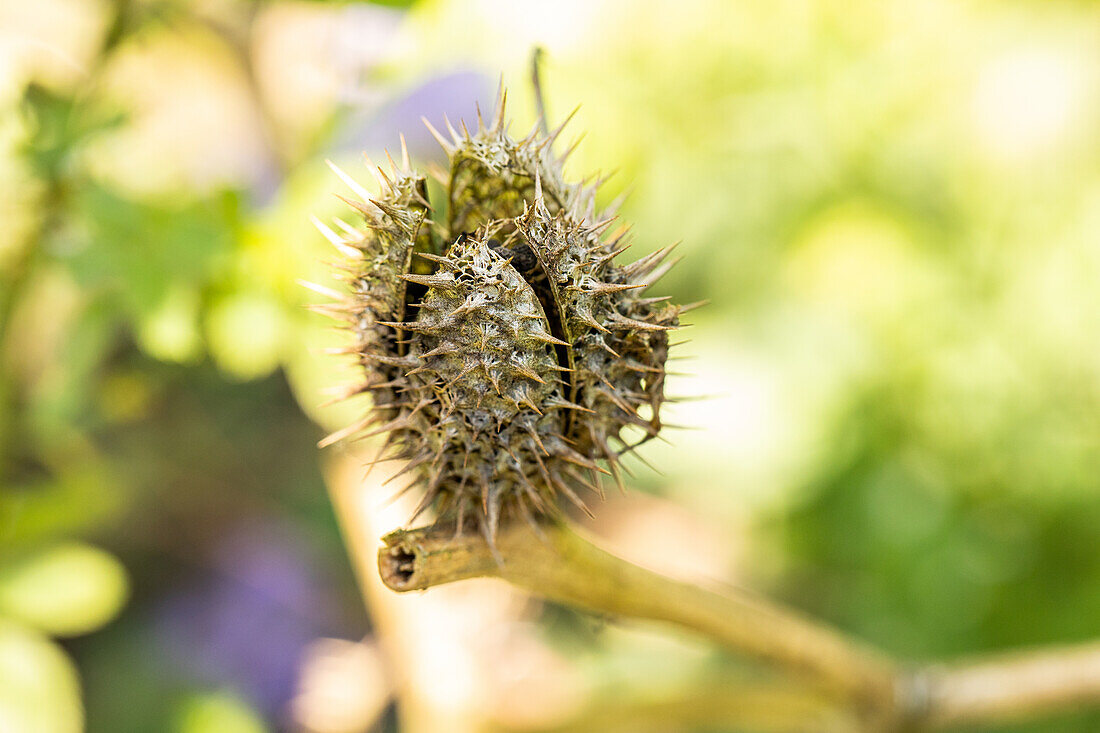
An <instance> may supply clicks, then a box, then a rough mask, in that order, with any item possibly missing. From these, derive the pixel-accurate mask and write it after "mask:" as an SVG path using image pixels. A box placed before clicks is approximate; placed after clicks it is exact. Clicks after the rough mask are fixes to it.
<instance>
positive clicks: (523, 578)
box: [378, 524, 1100, 731]
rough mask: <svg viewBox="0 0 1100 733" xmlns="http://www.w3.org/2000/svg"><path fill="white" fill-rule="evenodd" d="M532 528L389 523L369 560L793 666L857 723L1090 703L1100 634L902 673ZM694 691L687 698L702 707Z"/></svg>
mask: <svg viewBox="0 0 1100 733" xmlns="http://www.w3.org/2000/svg"><path fill="white" fill-rule="evenodd" d="M540 534H541V536H540V535H536V534H535V533H534V532H533V531H532V529H531V528H529V527H526V526H508V527H505V528H502V529H501V531H500V533H499V534H498V536H497V538H496V541H495V545H496V550H495V552H494V550H493V549H491V548H490V547H489V545H488V544H487V543H486V542H485V540H484V539H483V538H481V537H480V536H478V535H471V534H465V535H457V536H456V534H455V530H454V527H453V526H439V525H434V526H429V527H424V528H420V529H415V530H398V531H395V532H391V533H390V534H388V535H386V536H385V537H383V538H382V541H383V547H382V548H381V549H380V550H379V551H378V569H379V572H380V574H381V578H382V582H383V583H384V584H385V585H386V586H387V587H389V588H390V589H391V590H394V591H398V592H407V591H414V590H424V589H427V588H430V587H432V586H436V585H441V584H443V583H450V582H454V581H456V580H463V579H465V578H474V577H496V578H502V579H504V580H506V581H508V582H509V583H512V584H513V585H515V586H517V587H519V588H522V589H524V590H527V591H530V592H531V593H533V594H536V595H539V596H542V597H544V598H548V599H551V600H555V601H559V602H563V603H568V604H572V605H576V606H579V607H582V608H586V609H589V610H592V611H597V612H601V613H608V614H614V615H617V616H623V617H628V618H637V619H649V620H655V621H665V622H669V623H673V624H676V625H678V626H681V627H683V628H687V629H691V630H694V631H696V632H699V633H700V634H703V635H705V636H707V637H708V638H711V639H713V640H715V641H717V642H719V643H721V644H723V645H724V646H726V647H727V648H729V649H731V650H733V651H734V652H736V653H738V654H740V655H743V656H746V657H749V658H752V659H756V660H758V661H761V662H767V663H770V664H772V665H775V666H776V667H777V668H779V669H782V670H783V671H786V672H791V673H796V674H800V675H802V678H803V679H804V680H808V681H811V682H813V683H815V685H816V687H817V688H818V689H820V690H821V691H823V692H825V693H827V694H829V695H830V696H831V699H834V700H836V701H838V702H839V703H841V705H842V706H843V707H842V708H841V712H842V713H845V714H848V715H850V716H851V718H850V719H856V720H859V721H860V723H859V728H857V730H862V731H899V730H906V731H915V730H940V729H949V728H953V727H957V726H960V725H974V724H981V723H995V722H1001V721H1006V720H1016V719H1022V718H1027V717H1034V716H1036V715H1041V714H1043V713H1048V712H1053V711H1057V710H1071V709H1075V708H1081V707H1085V706H1090V705H1098V704H1100V643H1092V644H1082V645H1079V646H1070V647H1058V648H1050V649H1038V650H1034V651H1030V652H1023V653H1013V654H1006V655H1001V656H996V657H988V658H984V659H978V660H974V661H962V662H956V663H952V664H949V665H948V664H937V665H928V666H924V667H920V668H918V669H916V670H915V671H905V670H903V669H902V668H901V667H900V666H899V665H897V664H896V663H895V662H894V661H892V660H891V659H890V658H889V657H888V656H886V655H885V654H883V653H880V652H878V651H876V650H874V649H872V648H870V647H868V646H866V645H864V644H863V643H861V642H859V641H857V640H855V639H852V638H849V637H847V636H845V635H843V634H842V633H840V632H839V631H836V630H833V629H831V628H829V627H827V626H824V625H822V624H820V623H818V622H815V621H813V620H811V619H808V618H806V617H804V616H802V615H801V614H799V613H798V612H796V611H793V610H790V609H787V608H784V607H782V606H780V605H778V604H776V603H774V602H772V601H769V600H766V599H764V598H761V597H758V596H755V595H752V594H750V593H746V592H743V591H735V590H729V589H707V588H702V587H700V586H696V585H691V584H688V583H683V582H680V581H676V580H673V579H670V578H666V577H664V576H662V575H659V574H657V573H654V572H652V571H650V570H646V569H644V568H641V567H639V566H637V565H634V564H633V563H630V562H628V561H627V560H623V559H621V558H618V557H615V556H614V555H611V554H610V553H607V552H605V551H603V550H601V549H599V548H598V547H596V546H595V545H593V544H592V543H590V542H589V541H587V540H586V539H584V538H583V537H581V536H579V535H578V534H577V533H575V532H574V531H573V530H572V529H570V528H568V527H567V526H564V525H560V524H558V525H547V526H544V527H543V529H542V532H541V533H540ZM715 694H718V695H722V694H732V691H730V690H726V691H725V692H724V693H723V692H719V693H715ZM762 694H763V693H762ZM766 694H772V693H770V692H768V693H766ZM784 694H785V693H784ZM704 697H706V696H704ZM693 699H694V700H695V702H694V703H687V704H689V705H695V706H699V707H700V709H703V708H706V707H707V705H706V704H705V700H703V701H701V700H700V698H698V697H695V698H693ZM731 699H732V698H731ZM711 707H713V706H711ZM718 708H721V705H719V706H718ZM716 709H717V708H716Z"/></svg>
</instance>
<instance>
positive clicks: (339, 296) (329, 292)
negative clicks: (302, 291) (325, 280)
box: [297, 280, 347, 301]
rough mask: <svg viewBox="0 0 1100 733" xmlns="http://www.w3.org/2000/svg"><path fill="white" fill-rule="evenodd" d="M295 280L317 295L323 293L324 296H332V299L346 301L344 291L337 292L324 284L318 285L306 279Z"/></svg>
mask: <svg viewBox="0 0 1100 733" xmlns="http://www.w3.org/2000/svg"><path fill="white" fill-rule="evenodd" d="M297 282H298V284H299V285H301V286H302V287H303V288H308V289H309V290H312V291H313V292H315V293H317V294H318V295H323V296H325V297H326V298H332V299H333V300H339V301H346V300H347V298H346V296H345V295H344V293H341V292H338V291H336V290H333V289H332V288H329V287H326V286H324V285H318V284H317V283H311V282H309V281H308V280H298V281H297Z"/></svg>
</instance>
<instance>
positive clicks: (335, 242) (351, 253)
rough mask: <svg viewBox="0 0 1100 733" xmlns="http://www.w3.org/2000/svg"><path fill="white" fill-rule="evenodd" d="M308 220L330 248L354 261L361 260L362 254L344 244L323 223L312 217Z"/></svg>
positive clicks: (337, 235) (340, 238) (341, 239)
mask: <svg viewBox="0 0 1100 733" xmlns="http://www.w3.org/2000/svg"><path fill="white" fill-rule="evenodd" d="M309 220H310V221H311V222H313V226H314V227H316V228H317V231H319V232H320V233H321V234H322V235H323V236H324V238H325V239H327V240H328V241H329V242H331V243H332V246H333V247H335V248H336V249H337V250H339V252H340V253H341V254H343V255H345V256H347V257H350V258H352V259H356V260H361V259H363V253H362V252H360V251H359V250H357V249H356V248H355V247H352V246H350V245H348V244H346V243H345V242H344V239H343V237H341V236H340V235H339V234H337V233H336V232H334V231H332V229H330V228H329V227H328V225H327V224H325V223H324V222H323V221H321V220H320V219H318V218H317V217H316V216H312V215H311V216H310V217H309Z"/></svg>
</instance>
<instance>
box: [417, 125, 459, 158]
mask: <svg viewBox="0 0 1100 733" xmlns="http://www.w3.org/2000/svg"><path fill="white" fill-rule="evenodd" d="M420 121H421V122H423V123H424V126H425V127H427V128H428V132H430V133H431V134H432V137H434V138H435V141H436V142H437V143H439V146H440V147H441V148H443V152H444V153H446V154H447V155H448V156H451V155H454V152H455V150H456V148H455V146H454V145H453V144H452V143H450V142H448V141H447V138H445V137H443V135H441V134H440V132H439V130H437V129H435V128H434V127H432V123H430V122H428V118H427V117H421V118H420Z"/></svg>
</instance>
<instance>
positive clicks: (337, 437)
mask: <svg viewBox="0 0 1100 733" xmlns="http://www.w3.org/2000/svg"><path fill="white" fill-rule="evenodd" d="M372 420H373V418H371V417H367V418H363V419H362V420H360V421H359V422H356V423H352V424H351V425H348V426H347V427H344V428H340V429H339V430H337V431H336V432H334V433H329V434H328V435H326V436H325V437H324V438H322V439H321V440H319V441H317V447H318V448H328V447H329V446H330V445H332V444H333V443H339V442H340V441H341V440H343V439H344V438H346V437H348V436H349V435H354V434H355V433H358V432H359V431H360V430H362V429H363V428H365V427H367V426H368V425H370V423H371V421H372Z"/></svg>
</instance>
